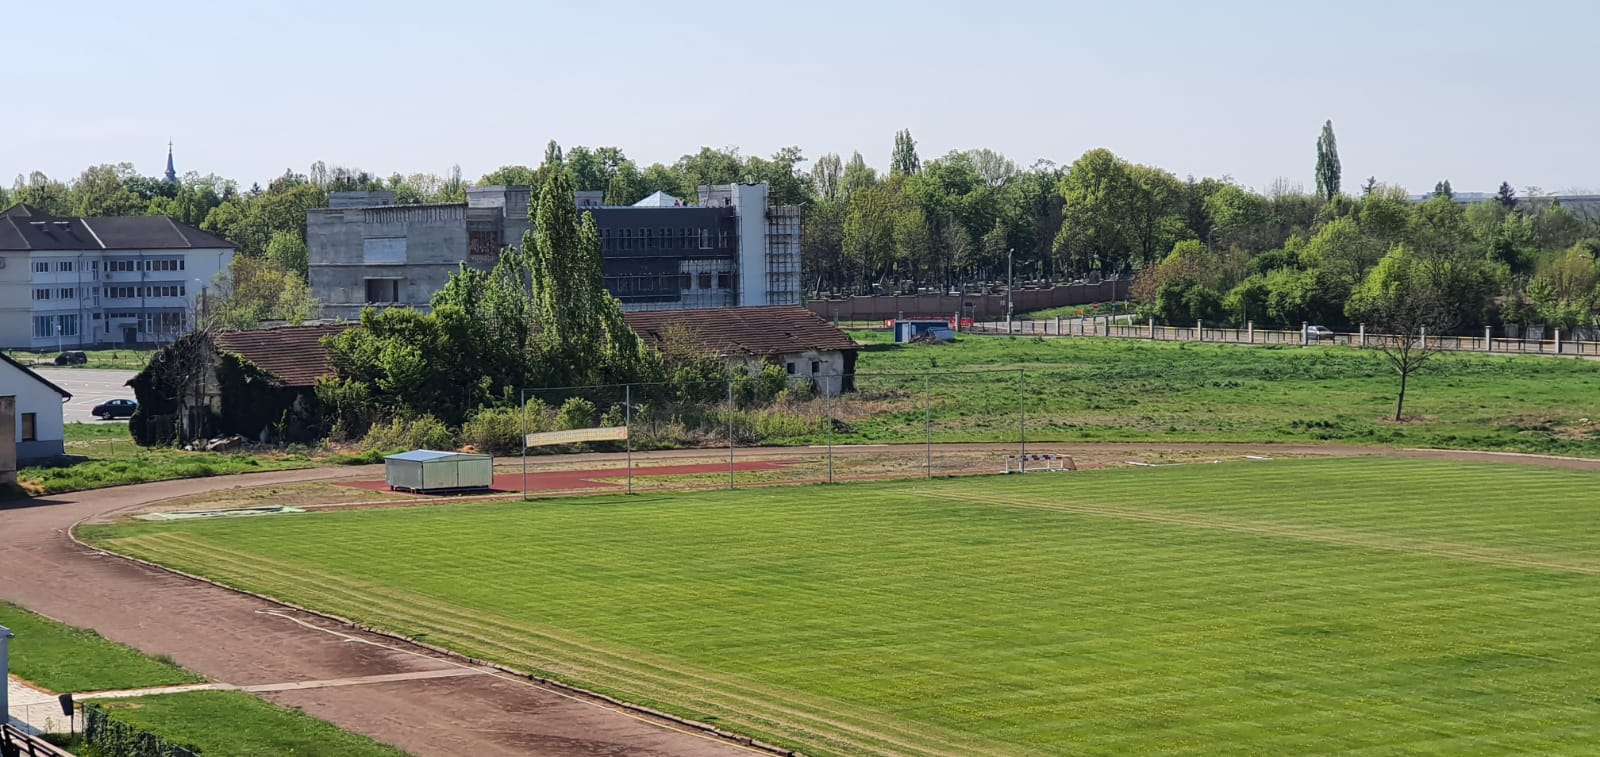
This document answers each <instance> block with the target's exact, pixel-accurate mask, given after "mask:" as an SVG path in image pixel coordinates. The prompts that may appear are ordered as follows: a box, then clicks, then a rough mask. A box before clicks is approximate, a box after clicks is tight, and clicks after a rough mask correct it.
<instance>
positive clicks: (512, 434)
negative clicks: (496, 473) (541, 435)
mask: <svg viewBox="0 0 1600 757" xmlns="http://www.w3.org/2000/svg"><path fill="white" fill-rule="evenodd" d="M549 411H550V409H549V408H548V407H546V406H545V404H544V403H542V402H539V401H538V400H534V401H531V402H529V403H528V407H527V409H526V411H525V412H518V411H517V409H516V408H514V407H486V408H481V409H479V410H478V411H477V412H476V413H473V414H472V417H471V418H468V419H467V422H466V423H465V424H462V426H461V443H462V444H470V445H472V446H473V448H475V449H477V450H478V451H479V452H483V453H487V454H491V455H510V454H516V453H518V452H521V451H522V434H523V430H524V429H526V430H527V431H528V432H529V433H532V432H535V431H542V430H545V429H546V428H548V427H549Z"/></svg>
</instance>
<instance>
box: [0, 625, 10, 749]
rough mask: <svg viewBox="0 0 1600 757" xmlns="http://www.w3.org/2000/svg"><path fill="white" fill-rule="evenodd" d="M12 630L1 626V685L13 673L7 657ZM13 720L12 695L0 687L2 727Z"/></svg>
mask: <svg viewBox="0 0 1600 757" xmlns="http://www.w3.org/2000/svg"><path fill="white" fill-rule="evenodd" d="M11 636H12V634H11V629H9V628H6V627H5V626H0V683H4V681H5V680H6V679H7V676H8V674H9V673H10V672H11V658H10V657H9V656H8V655H7V647H8V644H7V642H8V641H10V640H11ZM10 719H11V695H10V693H9V692H7V691H6V687H5V686H3V685H0V726H4V725H5V724H6V723H8V722H10Z"/></svg>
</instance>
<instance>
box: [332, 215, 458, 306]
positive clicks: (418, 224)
mask: <svg viewBox="0 0 1600 757" xmlns="http://www.w3.org/2000/svg"><path fill="white" fill-rule="evenodd" d="M466 210H467V208H466V206H465V205H459V204H452V205H414V206H406V205H398V206H393V207H376V208H327V209H319V210H312V211H308V212H307V213H306V247H307V250H308V253H309V256H310V260H311V266H310V274H311V291H312V294H314V295H315V296H316V297H317V299H319V300H321V301H322V313H323V315H324V316H326V317H329V318H350V319H354V318H358V317H360V315H361V310H362V309H363V308H364V307H366V305H367V304H368V303H367V284H366V281H367V279H399V280H400V282H401V284H400V287H399V289H400V291H399V295H400V301H399V302H398V303H395V304H399V305H406V306H410V307H421V308H424V309H425V308H426V306H427V304H428V300H429V299H430V298H432V297H433V295H434V293H435V292H438V291H439V290H440V289H443V288H444V285H445V283H446V282H447V281H449V279H450V274H451V273H452V272H454V271H455V270H456V267H457V266H458V265H459V264H460V263H461V261H463V260H466V258H467V222H466V217H467V216H466ZM372 239H404V240H405V255H404V261H403V262H393V263H383V264H377V263H369V262H368V260H367V257H366V250H367V240H372Z"/></svg>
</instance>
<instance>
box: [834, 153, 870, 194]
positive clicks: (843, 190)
mask: <svg viewBox="0 0 1600 757" xmlns="http://www.w3.org/2000/svg"><path fill="white" fill-rule="evenodd" d="M877 183H878V172H877V171H875V170H873V168H872V166H869V165H867V160H866V158H863V157H861V153H860V152H859V151H858V152H856V153H854V154H852V155H851V156H850V162H849V163H846V164H845V166H844V174H843V177H842V178H841V179H840V180H839V196H840V197H843V198H845V199H849V198H850V196H851V195H852V194H854V193H855V192H857V191H859V190H862V189H866V188H867V187H870V186H873V185H875V184H877Z"/></svg>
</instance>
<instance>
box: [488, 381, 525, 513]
mask: <svg viewBox="0 0 1600 757" xmlns="http://www.w3.org/2000/svg"><path fill="white" fill-rule="evenodd" d="M517 396H518V397H520V398H521V399H522V441H521V442H520V443H519V444H518V446H520V447H521V448H522V498H523V499H527V498H528V390H527V389H520V390H518V395H517ZM489 473H490V480H493V474H494V459H493V458H490V462H489Z"/></svg>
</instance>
